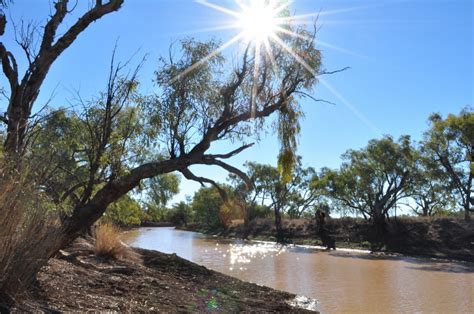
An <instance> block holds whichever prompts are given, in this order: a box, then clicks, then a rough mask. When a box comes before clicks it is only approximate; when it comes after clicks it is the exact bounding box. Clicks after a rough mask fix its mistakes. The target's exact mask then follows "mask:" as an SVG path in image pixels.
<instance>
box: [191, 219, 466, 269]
mask: <svg viewBox="0 0 474 314" xmlns="http://www.w3.org/2000/svg"><path fill="white" fill-rule="evenodd" d="M283 227H284V230H285V236H286V240H287V241H288V242H289V243H293V244H306V245H322V243H321V240H320V239H319V237H317V236H316V235H315V234H316V228H315V223H314V220H312V219H284V220H283ZM371 227H372V226H371V224H370V223H369V222H368V221H366V220H363V219H357V218H334V219H327V220H326V228H327V229H328V231H329V234H330V235H331V236H332V237H334V238H335V240H336V247H338V248H355V249H366V250H370V249H373V248H372V246H371V241H370V240H371V236H370V235H371ZM184 229H186V230H191V231H199V232H203V233H207V234H214V235H218V236H221V237H236V238H239V237H242V235H243V234H244V229H243V221H239V220H236V221H233V223H232V224H231V225H230V226H228V227H227V228H225V229H221V230H208V229H206V228H205V227H204V226H200V225H192V224H191V225H188V226H187V227H186V228H184ZM386 229H387V232H386V236H385V239H384V243H385V245H384V246H383V247H382V248H381V249H380V250H381V251H382V252H387V253H401V254H405V255H413V256H429V257H439V258H450V259H458V260H466V261H474V221H471V222H466V221H464V220H463V219H462V218H452V217H446V218H429V217H427V218H424V217H398V218H392V219H391V220H390V221H389V222H388V223H387V228H386ZM274 235H275V228H274V224H273V220H272V219H268V218H259V219H255V220H253V221H251V222H250V224H249V236H248V239H249V240H252V239H253V240H267V241H275V240H276V239H275V236H274Z"/></svg>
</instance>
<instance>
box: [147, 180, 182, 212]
mask: <svg viewBox="0 0 474 314" xmlns="http://www.w3.org/2000/svg"><path fill="white" fill-rule="evenodd" d="M179 183H180V180H179V176H178V175H177V174H175V173H166V174H163V175H160V176H157V177H154V178H151V179H148V180H146V181H145V203H146V213H147V219H148V220H149V221H163V220H167V218H166V215H167V214H168V211H169V210H170V209H168V208H167V205H168V202H169V201H170V200H171V198H172V197H173V196H174V195H176V194H178V193H179Z"/></svg>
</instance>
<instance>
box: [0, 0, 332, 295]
mask: <svg viewBox="0 0 474 314" xmlns="http://www.w3.org/2000/svg"><path fill="white" fill-rule="evenodd" d="M122 4H123V0H110V1H100V0H97V1H94V2H93V3H92V5H91V6H90V7H89V8H88V10H87V11H86V12H85V13H84V14H83V15H82V16H81V17H80V18H79V20H77V21H76V22H75V23H72V25H71V26H70V27H69V28H68V29H66V31H65V32H62V34H59V33H58V32H57V30H58V28H59V27H60V26H61V25H62V24H63V22H64V20H65V18H66V17H67V15H68V14H69V13H70V10H71V9H73V5H72V4H70V3H69V1H67V0H58V1H56V2H55V3H54V6H53V8H54V9H53V12H52V15H51V16H50V17H49V18H48V20H47V21H46V24H45V25H44V28H38V29H37V30H36V31H34V32H23V35H24V37H23V39H24V40H20V41H19V43H20V44H22V43H23V44H24V46H25V47H22V48H24V49H23V50H24V52H25V54H26V57H27V58H26V59H27V60H28V65H27V67H26V71H25V73H23V74H22V76H20V73H19V71H18V68H19V67H18V66H17V61H16V60H17V59H16V58H15V56H13V54H12V53H11V52H10V51H9V50H8V49H7V48H6V47H5V45H4V44H3V42H0V58H1V62H2V68H3V72H4V74H5V76H6V78H7V80H8V83H9V95H8V104H7V110H6V114H5V115H4V116H3V117H2V121H3V123H4V125H5V130H6V136H5V143H4V147H3V152H4V153H3V155H4V156H3V157H4V159H5V160H9V161H12V160H13V161H15V162H14V164H15V166H14V167H15V168H16V171H9V172H8V171H6V168H7V167H6V166H4V167H3V168H2V178H7V177H8V175H12V173H15V174H17V175H18V173H19V175H20V176H22V177H24V176H25V175H26V176H27V177H28V178H29V180H27V181H28V182H29V185H31V186H32V188H31V191H32V193H34V194H35V195H39V196H38V199H41V200H43V199H47V200H48V202H49V203H48V204H49V205H48V208H47V209H48V210H47V213H48V217H47V218H48V219H46V218H41V219H40V221H41V223H35V224H34V226H35V229H34V230H35V232H34V233H33V234H32V233H31V232H25V233H24V237H23V238H22V239H20V240H21V241H19V242H14V241H13V240H11V241H10V242H8V243H7V242H4V243H3V244H2V243H0V244H2V245H4V246H5V247H8V248H10V250H2V252H1V253H0V255H1V256H0V274H1V277H0V300H2V301H4V303H5V304H11V302H12V300H13V297H14V296H15V295H17V293H18V292H19V291H21V289H23V288H24V287H25V286H28V285H29V284H30V283H31V282H32V281H33V279H34V277H35V274H36V273H37V272H38V270H39V269H40V268H41V267H42V266H43V265H44V264H45V262H46V261H47V260H48V259H49V258H50V257H51V256H52V255H54V254H55V253H56V252H57V251H58V250H59V249H60V248H62V247H64V246H65V245H67V244H69V243H70V242H71V241H73V240H74V239H75V238H77V237H78V236H79V235H80V234H81V233H82V232H83V231H84V230H86V229H87V228H88V227H90V226H91V225H92V224H94V223H95V222H96V221H97V220H98V219H99V218H100V217H101V216H102V215H103V214H104V212H105V210H106V209H107V207H108V206H109V205H110V204H111V203H113V202H115V201H117V200H118V199H119V198H120V197H122V196H124V195H125V194H127V193H128V192H129V191H131V190H132V189H134V188H136V187H137V186H139V185H140V182H141V181H142V180H144V179H148V178H153V177H156V176H160V175H163V174H167V173H172V172H179V173H181V174H182V175H183V176H184V177H185V178H187V179H189V180H195V181H198V182H200V183H201V184H211V185H213V186H215V187H216V188H217V189H218V190H219V192H220V194H221V196H222V197H223V198H224V199H225V198H226V193H225V191H224V189H222V188H221V187H220V186H219V184H217V183H216V182H214V181H213V180H212V178H206V177H201V176H198V175H196V174H194V173H193V172H192V170H191V166H193V165H206V166H217V167H221V168H223V169H225V170H226V171H228V172H230V173H233V174H235V175H237V176H239V177H241V178H242V179H243V180H244V181H245V182H247V183H248V184H251V183H250V181H249V180H248V178H247V176H246V175H245V173H244V172H243V171H241V170H239V169H238V168H236V167H234V166H232V165H231V164H229V162H227V161H226V160H228V159H229V158H231V157H232V156H235V155H237V154H239V153H240V152H242V151H243V150H245V149H248V148H249V147H251V146H252V144H253V141H255V139H257V140H258V136H259V134H260V133H261V131H262V130H263V129H265V128H266V127H268V126H272V127H275V128H276V129H277V130H278V133H279V138H280V140H281V152H280V158H279V161H280V169H281V171H282V174H283V178H286V179H288V174H289V173H290V172H289V171H288V170H289V169H291V167H292V165H293V164H294V161H295V160H296V159H295V157H294V156H293V154H294V150H295V148H296V140H295V138H296V136H297V134H298V130H299V125H298V120H299V117H301V109H300V107H299V105H298V99H299V96H301V95H308V94H309V93H310V92H311V89H312V88H313V87H314V85H315V84H316V83H317V75H320V74H323V71H322V70H321V68H320V67H321V64H320V61H321V56H320V52H319V51H318V49H317V48H316V47H315V44H316V43H315V31H313V30H311V31H308V30H306V29H304V28H298V29H291V31H293V32H295V33H297V34H298V35H297V36H291V35H287V33H284V34H283V35H282V36H280V37H279V38H280V44H278V45H277V44H275V43H273V44H272V52H273V58H268V57H267V55H266V54H265V53H264V51H260V52H259V51H258V50H256V49H251V48H252V47H251V46H252V43H250V44H249V47H248V49H246V50H245V52H243V53H242V54H240V56H239V59H238V62H236V63H235V64H237V65H236V66H235V67H233V68H231V67H229V66H228V63H226V60H225V58H224V56H223V55H222V54H220V53H216V52H215V51H216V49H217V48H218V44H217V43H216V42H213V41H211V42H204V43H203V42H196V41H193V40H185V41H182V42H181V45H180V46H179V47H177V49H176V54H172V53H171V54H170V57H169V58H167V59H161V65H160V67H159V68H158V69H157V70H156V73H155V74H156V75H155V79H154V82H155V84H156V91H157V92H156V93H155V94H153V95H141V94H140V93H139V92H138V91H139V89H138V88H137V86H138V83H139V82H138V80H137V75H136V74H137V71H133V70H132V71H128V72H127V64H126V63H125V64H120V63H117V62H112V66H111V68H110V73H109V77H108V81H107V84H106V88H105V90H104V91H103V92H102V93H101V94H99V95H98V96H97V97H95V98H93V99H91V100H90V101H79V104H78V105H77V106H76V107H75V109H74V110H66V109H63V110H54V111H53V110H50V111H48V112H47V114H45V115H44V116H43V117H42V118H41V119H39V120H38V119H36V120H34V121H32V119H31V116H32V115H31V114H32V111H33V110H34V109H33V108H34V105H35V101H36V98H37V96H38V93H39V91H40V88H41V86H42V83H43V81H44V79H45V78H46V75H47V73H48V70H49V69H50V68H51V66H52V65H53V63H54V62H55V60H57V58H58V57H59V56H60V55H61V53H62V52H63V51H65V50H66V49H67V48H69V47H70V46H71V45H72V43H73V42H74V41H75V39H76V38H77V37H78V36H79V35H80V34H81V33H83V32H84V31H85V30H86V29H87V28H88V27H89V26H90V24H91V23H92V22H94V21H97V20H99V19H100V18H102V17H104V16H105V15H107V14H109V13H112V12H114V11H116V10H118V9H120V7H121V6H122ZM0 21H1V23H0V31H1V32H0V34H2V35H3V33H4V29H5V27H6V25H7V24H6V22H5V21H6V19H5V17H4V16H3V15H2V17H1V18H0ZM62 26H64V25H62ZM38 30H42V33H41V36H40V38H38V40H31V38H32V37H31V36H37V34H38ZM32 42H39V43H40V45H39V46H38V47H37V49H34V48H35V47H33V46H28V43H32ZM282 43H284V46H283V45H282ZM289 49H291V51H292V52H293V54H292V53H289ZM295 55H297V56H298V58H297V59H298V60H299V61H302V60H304V62H295ZM256 59H258V60H259V62H255V61H256ZM202 60H205V62H202ZM82 61H83V62H87V60H82ZM195 65H199V66H195ZM190 69H191V70H190ZM72 75H73V74H72ZM272 115H275V116H276V118H275V119H271V120H270V121H272V122H269V118H270V117H271V116H272ZM218 141H226V142H228V143H231V145H235V147H234V148H233V149H230V151H225V152H216V151H215V150H213V151H212V152H210V148H211V145H212V144H213V143H215V142H218ZM25 156H27V158H24V157H25ZM25 164H27V165H28V167H29V169H33V170H31V171H29V172H28V173H27V174H25V173H23V171H22V170H23V169H25V166H24V165H25ZM17 181H18V182H19V180H16V181H15V182H17ZM2 182H3V183H5V182H7V180H6V179H5V180H4V181H2ZM3 183H2V184H3ZM20 194H21V193H20ZM10 195H11V197H10V199H13V198H14V197H13V194H10ZM28 199H29V200H30V199H36V198H33V197H28ZM18 204H19V202H16V201H15V202H12V204H10V205H8V204H3V205H2V206H0V220H1V221H2V222H3V221H7V218H8V221H9V223H10V225H9V226H10V227H9V228H3V229H2V230H0V236H1V237H2V239H7V238H8V239H11V238H12V237H11V234H12V232H13V231H14V230H19V229H18V228H17V227H18V225H19V224H21V223H24V221H25V220H24V219H20V218H18V219H17V220H15V219H12V217H16V216H15V214H16V213H18V211H16V209H17V208H18V206H19V205H18ZM35 204H36V205H37V204H38V203H35ZM51 204H53V205H51ZM36 207H38V206H36ZM36 207H35V208H36ZM51 208H52V209H51ZM59 208H61V210H59ZM20 216H21V215H20ZM28 226H33V225H32V224H30V225H27V226H26V227H23V228H22V229H21V230H26V231H27V230H32V229H31V228H29V227H28ZM15 237H17V238H18V235H17V236H15ZM18 243H21V245H20V244H18ZM12 248H13V249H12ZM12 261H15V263H13V262H12ZM31 261H34V262H31ZM0 303H1V302H0Z"/></svg>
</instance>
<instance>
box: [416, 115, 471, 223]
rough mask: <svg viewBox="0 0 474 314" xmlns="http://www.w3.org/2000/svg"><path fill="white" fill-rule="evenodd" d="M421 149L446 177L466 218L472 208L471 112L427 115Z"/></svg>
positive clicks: (467, 219)
mask: <svg viewBox="0 0 474 314" xmlns="http://www.w3.org/2000/svg"><path fill="white" fill-rule="evenodd" d="M429 120H430V124H431V128H430V129H429V130H428V131H427V132H426V133H425V137H424V141H423V143H422V144H423V147H422V149H423V150H424V151H425V152H426V154H428V155H429V156H430V158H432V159H433V160H434V161H435V162H436V163H437V166H438V167H439V169H441V170H442V171H443V172H444V173H445V174H446V175H447V176H448V177H449V179H450V181H451V182H450V183H451V185H452V187H453V188H454V190H455V191H456V194H457V195H458V198H459V205H460V206H461V207H462V208H463V210H464V218H465V220H466V221H469V220H470V219H471V216H470V213H471V212H473V211H474V185H473V180H474V112H473V111H472V109H471V108H466V109H464V110H462V111H461V112H460V114H459V115H454V114H450V115H448V117H447V118H445V119H443V118H442V117H441V116H440V115H439V114H433V115H432V116H431V117H430V119H429Z"/></svg>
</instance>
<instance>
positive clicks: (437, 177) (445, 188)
mask: <svg viewBox="0 0 474 314" xmlns="http://www.w3.org/2000/svg"><path fill="white" fill-rule="evenodd" d="M412 178H413V181H412V184H411V185H410V192H409V194H410V198H408V199H407V201H406V202H405V205H407V206H408V207H410V208H411V209H412V210H413V212H414V213H415V214H416V215H419V216H434V215H436V214H437V213H438V212H441V211H446V210H447V209H449V208H450V207H451V206H452V203H453V198H452V197H451V191H452V186H451V184H450V183H449V177H447V176H446V173H445V172H443V171H440V169H439V167H437V164H436V162H435V161H434V160H433V159H432V158H431V157H430V156H427V155H426V153H425V152H424V151H421V152H420V154H419V156H418V157H417V160H416V163H415V167H414V168H413V173H412Z"/></svg>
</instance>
